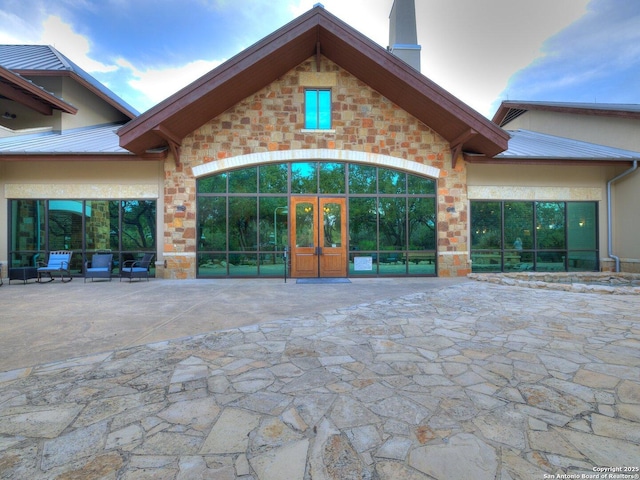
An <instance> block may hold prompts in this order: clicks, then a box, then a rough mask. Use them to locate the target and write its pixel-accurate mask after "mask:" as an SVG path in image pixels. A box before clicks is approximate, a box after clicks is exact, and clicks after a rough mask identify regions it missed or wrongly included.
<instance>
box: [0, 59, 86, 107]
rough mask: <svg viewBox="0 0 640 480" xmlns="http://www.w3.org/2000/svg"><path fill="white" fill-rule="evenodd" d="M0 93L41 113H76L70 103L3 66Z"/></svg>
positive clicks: (0, 77) (0, 71) (0, 70)
mask: <svg viewBox="0 0 640 480" xmlns="http://www.w3.org/2000/svg"><path fill="white" fill-rule="evenodd" d="M0 95H2V96H4V97H6V98H8V99H9V100H13V101H14V102H17V103H19V104H20V105H24V106H25V107H28V108H30V109H32V110H34V111H36V112H38V113H41V114H42V115H51V114H52V113H53V110H60V111H62V112H64V113H69V114H71V115H75V114H76V113H78V109H77V108H76V107H74V106H73V105H71V104H70V103H67V102H65V101H64V100H62V99H60V98H58V97H56V96H55V95H53V94H52V93H49V92H47V91H46V90H44V89H42V88H41V87H39V86H37V85H35V84H33V83H32V82H30V81H29V80H27V79H26V78H23V77H22V76H21V75H19V74H17V73H15V72H12V71H11V70H7V69H6V68H4V67H0Z"/></svg>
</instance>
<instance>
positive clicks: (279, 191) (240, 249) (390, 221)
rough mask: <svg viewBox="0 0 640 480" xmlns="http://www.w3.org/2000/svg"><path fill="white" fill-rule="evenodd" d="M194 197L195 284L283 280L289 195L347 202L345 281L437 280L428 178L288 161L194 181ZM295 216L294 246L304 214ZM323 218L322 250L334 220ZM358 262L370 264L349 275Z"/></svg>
mask: <svg viewBox="0 0 640 480" xmlns="http://www.w3.org/2000/svg"><path fill="white" fill-rule="evenodd" d="M240 179H242V180H240ZM256 185H257V189H256ZM197 192H198V220H197V224H198V232H197V235H198V237H199V239H200V240H199V242H198V252H197V257H198V273H197V274H198V276H200V277H216V276H271V277H274V276H282V275H283V273H284V260H283V254H284V251H285V247H287V245H288V244H289V233H290V232H289V224H288V222H289V218H290V215H294V214H296V212H290V211H289V198H290V196H291V195H314V196H325V197H330V196H341V197H346V199H347V215H348V217H347V225H348V227H347V228H348V235H347V239H348V240H347V241H348V246H347V248H348V251H349V275H435V274H436V271H437V270H436V269H437V265H436V263H437V261H436V260H437V255H436V237H437V232H436V230H437V219H436V212H437V209H436V182H435V181H434V180H433V179H430V178H424V177H420V176H417V175H411V174H407V173H405V172H400V171H397V170H392V169H388V168H380V167H375V166H370V165H360V164H347V163H341V162H292V163H282V164H270V165H260V166H259V167H251V168H246V169H241V170H234V171H230V172H226V173H221V174H217V175H214V176H212V177H206V178H201V179H199V180H198V186H197ZM300 205H302V204H298V206H299V207H300ZM300 208H303V207H300ZM297 213H298V214H299V215H302V217H300V216H299V217H298V222H297V223H296V226H297V229H298V230H299V231H298V232H296V233H297V239H298V242H300V241H301V240H303V239H304V238H305V235H304V234H305V232H304V231H302V230H300V229H304V228H307V227H308V225H306V224H305V223H304V222H302V221H300V218H303V217H304V215H305V214H306V213H307V212H304V211H302V212H297ZM329 213H330V212H328V214H327V216H326V217H325V218H324V219H325V221H324V222H323V227H322V228H323V229H324V243H325V246H326V245H334V244H335V243H336V242H335V240H334V237H335V228H336V226H335V225H337V224H336V223H335V222H336V221H337V217H336V218H334V217H333V216H331V215H329ZM311 241H312V240H309V242H311ZM320 246H322V245H320ZM358 257H366V258H370V259H371V268H369V269H359V268H356V262H355V259H356V258H358ZM358 263H359V264H361V262H358ZM365 263H366V262H365Z"/></svg>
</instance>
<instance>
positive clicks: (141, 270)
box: [120, 253, 155, 283]
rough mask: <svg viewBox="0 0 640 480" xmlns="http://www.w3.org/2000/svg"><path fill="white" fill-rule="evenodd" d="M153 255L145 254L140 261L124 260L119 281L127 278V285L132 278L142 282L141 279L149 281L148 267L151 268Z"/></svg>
mask: <svg viewBox="0 0 640 480" xmlns="http://www.w3.org/2000/svg"><path fill="white" fill-rule="evenodd" d="M154 255H155V254H153V253H145V254H144V256H143V257H142V260H126V261H125V262H124V263H123V265H122V268H121V269H120V281H122V279H123V278H128V279H129V283H131V280H132V279H134V278H139V279H140V280H142V279H143V278H146V279H147V282H148V281H149V267H150V266H151V260H153V257H154Z"/></svg>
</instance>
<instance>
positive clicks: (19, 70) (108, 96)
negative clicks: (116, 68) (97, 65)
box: [0, 45, 139, 119]
mask: <svg viewBox="0 0 640 480" xmlns="http://www.w3.org/2000/svg"><path fill="white" fill-rule="evenodd" d="M0 66H1V67H4V68H5V69H7V70H11V71H12V72H13V73H15V74H18V75H20V76H23V77H24V76H29V77H37V76H51V75H60V76H64V75H68V76H70V77H72V78H74V79H75V80H76V81H77V82H78V83H80V84H81V85H82V86H84V87H85V88H86V89H88V90H89V91H91V92H93V93H94V94H95V95H97V96H98V97H100V98H101V99H102V100H104V101H105V102H106V103H108V104H109V105H111V106H112V107H114V108H115V109H116V110H118V111H119V112H121V113H122V114H124V115H126V116H127V117H128V118H130V119H131V118H135V117H137V116H138V115H139V112H138V111H137V110H136V109H135V108H133V107H132V106H131V105H129V104H127V102H125V101H124V100H122V99H121V98H120V97H119V96H118V95H116V94H115V93H113V92H112V91H111V90H109V89H108V88H107V87H105V86H104V85H103V84H102V83H100V82H98V81H97V80H96V79H95V78H93V77H92V76H91V75H89V74H88V73H87V72H85V71H84V70H82V69H81V68H80V67H79V66H78V65H76V64H75V63H73V62H72V61H71V60H69V59H68V58H67V57H65V56H64V55H63V54H61V53H60V52H59V51H58V50H56V49H55V48H53V47H51V46H48V45H0Z"/></svg>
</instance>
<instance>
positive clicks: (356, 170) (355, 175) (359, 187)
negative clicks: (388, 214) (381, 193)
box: [349, 164, 377, 194]
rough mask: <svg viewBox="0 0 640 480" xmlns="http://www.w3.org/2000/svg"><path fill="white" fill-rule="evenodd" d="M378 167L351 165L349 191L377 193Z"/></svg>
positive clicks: (352, 192)
mask: <svg viewBox="0 0 640 480" xmlns="http://www.w3.org/2000/svg"><path fill="white" fill-rule="evenodd" d="M376 172H377V168H376V167H370V166H368V165H355V164H352V165H349V193H351V194H359V193H376V190H377V184H376Z"/></svg>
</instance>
